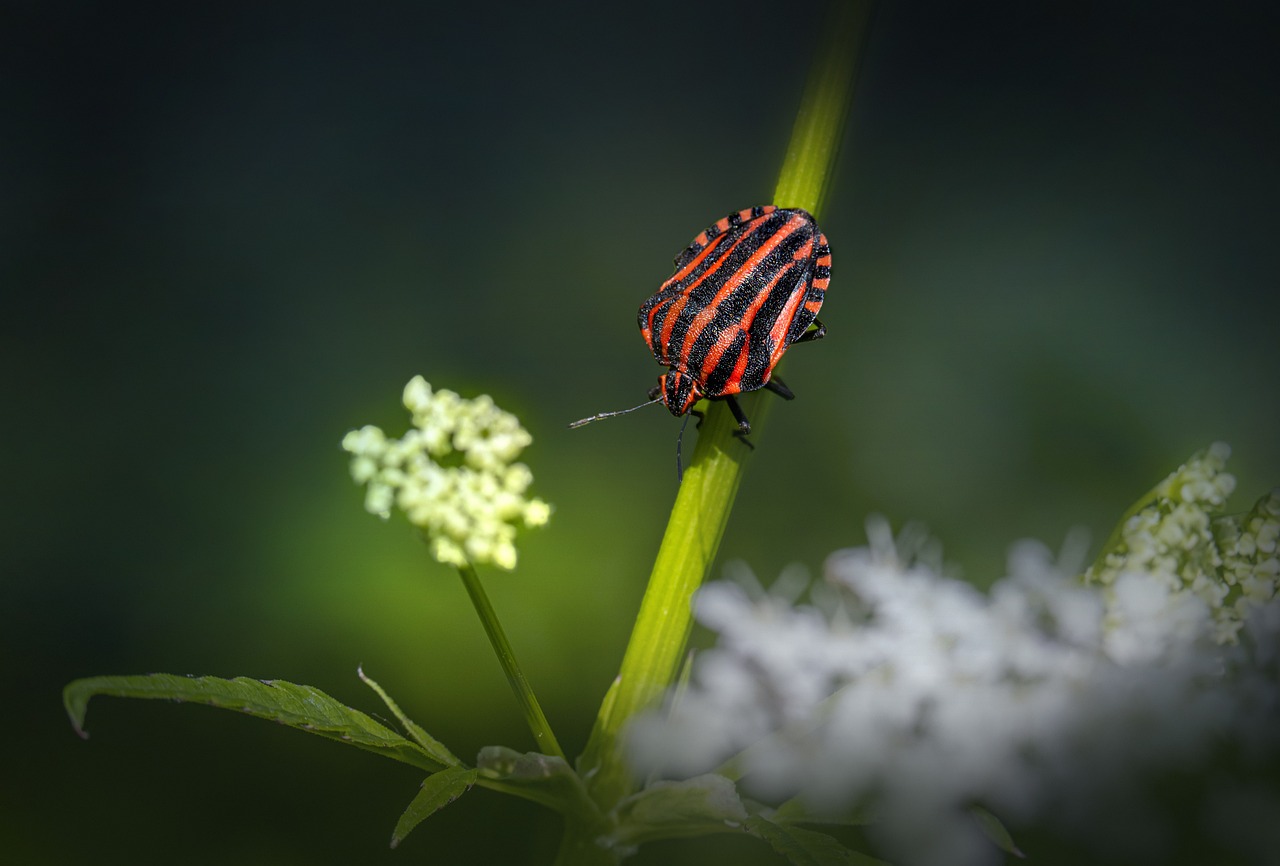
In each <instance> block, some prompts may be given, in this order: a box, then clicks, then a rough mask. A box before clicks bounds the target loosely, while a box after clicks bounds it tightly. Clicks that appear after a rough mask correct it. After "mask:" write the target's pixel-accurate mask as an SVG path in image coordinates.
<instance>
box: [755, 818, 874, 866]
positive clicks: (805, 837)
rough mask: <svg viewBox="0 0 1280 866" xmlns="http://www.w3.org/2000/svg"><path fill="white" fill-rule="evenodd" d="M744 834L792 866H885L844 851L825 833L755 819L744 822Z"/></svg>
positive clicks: (842, 846)
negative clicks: (780, 856)
mask: <svg viewBox="0 0 1280 866" xmlns="http://www.w3.org/2000/svg"><path fill="white" fill-rule="evenodd" d="M747 832H749V833H751V835H753V836H758V837H759V838H761V839H763V840H764V841H766V842H768V843H769V845H770V846H771V847H772V848H773V850H774V851H776V852H777V853H779V854H781V855H782V856H783V857H786V858H787V860H789V861H790V862H791V863H794V864H795V866H887V864H885V862H884V861H883V860H877V859H876V858H875V857H872V856H870V855H868V854H861V853H859V852H857V851H852V850H850V849H848V848H846V847H845V846H844V845H841V844H840V843H839V842H838V841H837V840H835V839H833V838H831V837H830V836H828V835H827V834H826V833H818V832H816V831H814V830H805V829H804V828H802V827H789V826H783V825H781V824H775V823H773V822H772V821H768V820H766V819H764V818H761V817H760V816H758V815H757V816H754V817H751V818H748V819H747Z"/></svg>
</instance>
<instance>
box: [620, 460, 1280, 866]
mask: <svg viewBox="0 0 1280 866" xmlns="http://www.w3.org/2000/svg"><path fill="white" fill-rule="evenodd" d="M1225 456H1226V455H1225V447H1223V448H1218V447H1215V448H1213V449H1210V451H1209V452H1206V454H1205V455H1201V456H1200V457H1199V458H1196V459H1193V461H1191V462H1190V463H1189V464H1188V465H1187V466H1186V467H1183V469H1182V470H1180V471H1179V473H1175V475H1174V476H1171V477H1170V478H1169V479H1167V480H1166V481H1165V482H1164V483H1163V484H1162V485H1161V486H1160V487H1158V488H1157V490H1156V495H1157V500H1156V503H1157V504H1156V513H1154V514H1153V515H1152V514H1147V512H1146V509H1145V508H1144V509H1142V510H1140V511H1139V512H1138V513H1137V515H1135V516H1136V517H1139V518H1142V519H1141V520H1137V521H1133V520H1131V521H1128V522H1127V524H1126V526H1128V527H1134V528H1133V529H1130V530H1128V531H1127V533H1126V534H1124V535H1123V539H1124V540H1125V541H1126V542H1129V543H1130V547H1129V548H1128V549H1129V551H1131V552H1133V551H1149V553H1150V555H1149V556H1146V557H1143V556H1136V557H1135V558H1134V560H1132V561H1117V562H1114V563H1111V562H1110V561H1108V564H1109V565H1111V566H1113V567H1114V571H1110V572H1108V573H1107V579H1106V580H1105V581H1102V580H1100V579H1098V578H1097V577H1096V576H1095V582H1094V583H1092V584H1090V583H1086V582H1082V581H1081V580H1079V578H1078V575H1079V574H1080V565H1081V564H1082V562H1083V550H1082V549H1077V550H1075V551H1074V553H1073V552H1072V549H1073V548H1080V545H1079V544H1074V543H1073V542H1072V541H1071V539H1070V538H1069V539H1068V544H1067V545H1066V548H1067V550H1066V551H1064V553H1063V554H1061V555H1059V556H1058V557H1057V558H1056V559H1055V557H1054V556H1053V554H1052V553H1051V552H1050V551H1049V550H1048V548H1046V547H1045V546H1044V545H1042V544H1039V543H1036V542H1019V543H1018V544H1016V545H1014V546H1013V547H1012V548H1011V550H1010V554H1009V561H1008V572H1007V576H1006V577H1004V578H1003V579H1001V580H999V581H997V582H996V583H995V584H993V585H992V587H991V589H990V591H989V592H986V593H983V592H979V591H978V590H976V589H975V588H974V587H972V586H970V585H969V584H966V583H962V582H959V581H957V580H953V579H949V578H947V577H946V576H944V574H943V572H942V569H941V566H940V564H938V563H937V562H935V561H934V559H935V558H934V557H932V556H930V553H931V551H932V548H931V547H930V546H929V545H927V544H924V543H922V542H921V541H920V539H919V536H918V533H917V534H916V536H915V538H914V539H912V538H907V537H904V536H909V535H910V533H904V534H903V535H900V536H899V537H898V538H897V539H895V538H894V537H893V534H892V532H891V531H890V529H889V527H888V524H887V523H886V522H885V521H883V520H873V521H870V522H869V523H868V527H867V536H868V542H869V543H868V545H867V546H866V547H860V548H856V549H852V550H846V551H839V552H837V553H835V554H833V555H832V556H831V557H830V558H829V559H828V560H827V564H826V584H825V586H824V587H822V588H823V589H825V592H819V591H818V589H819V588H818V587H815V588H814V589H813V590H811V592H810V594H809V598H810V602H809V603H804V604H800V603H796V601H795V599H796V598H797V594H796V592H795V591H794V590H793V589H791V588H788V590H787V591H786V592H785V593H781V594H780V593H778V592H776V591H772V592H765V591H764V590H761V589H760V588H759V585H758V584H754V582H753V583H752V584H751V585H748V586H745V587H744V586H743V585H741V584H740V583H731V582H727V581H720V582H712V583H709V584H707V585H706V586H704V587H703V588H702V590H700V592H699V594H698V597H697V608H696V611H697V616H698V619H699V621H700V622H701V623H702V624H703V625H704V626H705V627H707V628H709V629H711V630H713V631H715V632H716V633H717V640H716V644H715V646H714V647H713V648H711V649H710V650H707V651H705V652H703V653H701V654H700V655H699V656H698V658H697V659H696V661H695V664H694V666H693V671H692V675H691V677H690V680H689V683H688V686H687V688H686V689H684V690H683V691H681V692H680V693H679V694H678V698H677V699H676V700H674V701H673V702H672V704H671V705H670V706H668V707H667V708H665V709H664V710H663V711H662V712H648V713H642V714H640V715H639V716H637V717H636V718H634V719H633V720H632V722H631V723H630V726H629V729H628V740H627V747H628V757H629V759H630V760H631V762H632V765H633V767H634V768H635V769H636V770H637V771H639V772H642V773H652V774H657V775H660V776H678V777H684V776H691V775H695V774H698V773H703V772H706V771H707V770H709V769H712V768H715V767H717V766H722V765H724V763H725V762H726V761H728V762H730V764H729V765H728V766H731V767H732V770H733V775H734V777H735V778H739V779H741V782H740V785H741V786H742V787H743V788H744V791H745V792H746V793H748V794H750V795H751V796H752V797H754V798H756V799H759V800H761V801H764V802H767V803H780V802H782V801H787V800H792V801H794V802H796V803H800V804H803V807H804V809H805V810H806V811H807V812H808V814H810V815H812V816H815V817H817V818H819V819H820V818H822V817H826V816H830V817H833V818H835V819H836V820H840V819H841V818H842V817H847V816H848V813H849V811H850V810H853V811H854V812H858V813H860V814H865V813H866V811H867V810H869V811H870V812H871V813H873V814H875V815H876V816H877V817H878V819H879V821H878V823H877V824H874V825H873V826H871V827H870V828H869V829H868V833H869V834H870V836H871V837H872V838H873V839H874V840H875V841H878V842H879V843H881V844H882V845H883V846H884V847H885V853H886V854H887V855H889V858H890V859H892V860H895V861H897V862H901V863H903V864H911V866H917V864H918V866H932V864H935V863H946V864H949V866H986V864H994V863H998V862H1003V857H1001V856H1000V853H999V851H998V850H997V849H996V848H995V847H994V846H992V845H988V844H979V843H980V842H981V840H980V839H978V837H977V836H976V835H975V825H974V824H973V821H972V820H971V816H970V815H969V814H968V809H969V807H970V806H972V805H973V804H975V803H976V804H980V805H982V806H984V807H986V808H989V809H991V810H992V811H993V812H994V813H995V814H996V815H998V816H1000V817H1001V818H1003V819H1005V820H1007V821H1009V822H1012V823H1013V824H1015V825H1016V824H1032V825H1037V824H1038V825H1041V826H1047V827H1048V828H1050V829H1053V830H1055V831H1057V832H1059V833H1062V834H1064V836H1066V837H1069V838H1073V839H1078V840H1080V841H1081V842H1082V843H1083V844H1085V845H1086V846H1087V845H1091V844H1097V845H1099V846H1100V847H1102V848H1104V849H1106V850H1108V851H1109V852H1110V853H1111V854H1113V855H1116V856H1119V857H1120V859H1129V860H1133V861H1134V862H1140V861H1143V862H1159V861H1160V859H1161V857H1162V856H1163V853H1167V851H1168V850H1169V848H1170V846H1174V845H1176V844H1177V839H1178V836H1179V833H1180V829H1181V828H1180V826H1179V824H1178V819H1176V818H1169V817H1167V816H1166V814H1165V813H1164V812H1162V811H1161V810H1162V808H1163V807H1162V805H1161V804H1160V803H1159V802H1157V801H1156V800H1154V799H1152V798H1151V797H1150V796H1148V795H1149V794H1150V789H1149V788H1148V787H1147V785H1148V784H1149V783H1150V782H1151V781H1152V780H1153V779H1159V778H1162V774H1168V773H1171V772H1172V773H1175V774H1177V773H1188V774H1197V773H1199V774H1205V775H1212V774H1213V773H1217V772H1219V771H1220V769H1221V767H1220V761H1219V759H1220V758H1221V754H1220V753H1218V752H1216V751H1215V749H1217V748H1218V747H1220V746H1221V745H1222V744H1224V743H1226V744H1231V745H1232V746H1233V747H1234V748H1237V749H1238V750H1239V751H1240V753H1241V754H1243V755H1246V756H1247V757H1246V759H1245V761H1244V763H1243V764H1242V767H1243V769H1242V772H1245V773H1247V772H1249V771H1250V769H1251V768H1253V767H1257V768H1261V769H1260V770H1259V771H1258V772H1259V773H1261V774H1262V775H1263V776H1264V777H1265V773H1266V770H1267V768H1274V766H1275V765H1276V764H1275V762H1276V761H1277V760H1280V733H1278V732H1280V688H1277V685H1276V683H1277V682H1280V599H1276V598H1275V597H1274V590H1272V591H1271V594H1270V595H1268V596H1267V600H1266V601H1259V602H1257V603H1256V604H1252V606H1250V607H1249V608H1248V610H1247V615H1241V617H1240V620H1241V625H1240V626H1239V629H1238V631H1239V640H1238V642H1237V643H1232V644H1230V645H1223V642H1222V641H1221V639H1220V631H1221V629H1220V627H1219V620H1218V619H1216V614H1217V612H1218V611H1219V610H1221V609H1222V608H1221V605H1219V606H1217V607H1215V606H1214V604H1215V602H1213V601H1211V599H1216V598H1217V596H1216V595H1214V594H1213V593H1212V592H1210V587H1208V586H1205V585H1203V584H1205V583H1211V581H1209V580H1208V578H1214V579H1215V581H1216V582H1218V583H1220V582H1221V581H1220V580H1219V578H1220V573H1219V572H1218V571H1214V570H1212V569H1211V568H1210V566H1211V563H1212V562H1214V557H1215V556H1217V557H1218V558H1219V559H1220V560H1221V566H1219V567H1220V568H1225V569H1228V570H1233V573H1234V574H1237V575H1238V576H1237V577H1236V578H1235V580H1236V584H1237V586H1236V587H1233V588H1232V592H1236V591H1237V589H1239V592H1240V597H1244V590H1243V589H1242V588H1241V587H1242V586H1243V584H1244V583H1246V582H1248V581H1253V582H1254V584H1253V585H1256V584H1258V583H1265V582H1266V581H1268V580H1270V581H1271V583H1270V584H1268V585H1269V586H1272V587H1274V569H1273V564H1274V561H1275V546H1276V538H1277V531H1276V528H1277V520H1278V519H1280V493H1277V492H1274V491H1273V493H1272V494H1271V495H1270V496H1269V497H1265V498H1264V499H1263V501H1261V502H1259V503H1258V505H1257V506H1255V508H1254V509H1253V511H1251V512H1249V513H1248V514H1247V515H1244V516H1243V517H1240V518H1238V519H1237V520H1236V521H1235V523H1234V524H1232V525H1231V526H1228V527H1222V526H1219V525H1218V523H1216V522H1215V520H1217V519H1220V518H1216V519H1208V509H1209V508H1213V509H1215V510H1216V509H1218V508H1220V507H1221V505H1222V504H1223V502H1224V501H1225V497H1226V495H1227V493H1229V492H1230V489H1231V487H1232V486H1233V484H1234V482H1233V481H1230V480H1225V479H1228V478H1229V476H1225V475H1224V473H1223V472H1222V461H1223V460H1225ZM1182 505H1188V506H1191V507H1192V508H1193V511H1194V512H1195V513H1186V512H1180V511H1179V507H1180V506H1182ZM1202 516H1204V517H1205V518H1206V519H1204V520H1202V519H1201V517H1202ZM1139 527H1140V528H1139ZM1215 534H1216V535H1217V536H1219V537H1220V540H1219V541H1218V542H1217V546H1214V537H1215ZM1224 538H1225V539H1229V540H1231V542H1232V543H1231V545H1228V544H1226V543H1225V542H1224V541H1222V540H1221V539H1224ZM1143 544H1145V545H1147V547H1143V546H1142V545H1143ZM1162 545H1163V546H1162ZM1206 545H1207V546H1209V547H1211V548H1212V550H1205V549H1204V548H1205V546H1206ZM1267 550H1269V551H1270V553H1267V552H1266V551H1267ZM1190 563H1195V564H1194V565H1192V564H1190ZM1193 569H1194V571H1193ZM1268 575H1270V577H1268ZM1197 577H1204V578H1205V579H1204V580H1202V581H1200V582H1197V580H1196V578H1197ZM1254 591H1255V592H1257V590H1256V589H1255V590H1254ZM1228 606H1229V605H1228ZM1203 806H1204V804H1198V805H1197V804H1192V805H1191V806H1190V807H1189V808H1191V809H1193V810H1194V809H1197V808H1203ZM1139 830H1141V832H1139ZM975 840H977V841H975ZM1241 844H1245V845H1253V844H1254V842H1253V841H1249V840H1244V842H1242V843H1241ZM1117 845H1120V846H1121V847H1120V848H1117V847H1116V846H1117ZM1126 845H1127V846H1128V848H1124V846H1126ZM1226 847H1227V848H1228V849H1230V848H1232V847H1233V845H1232V844H1230V843H1227V844H1226ZM1237 847H1238V846H1237ZM1122 849H1123V850H1122ZM1130 849H1132V850H1130Z"/></svg>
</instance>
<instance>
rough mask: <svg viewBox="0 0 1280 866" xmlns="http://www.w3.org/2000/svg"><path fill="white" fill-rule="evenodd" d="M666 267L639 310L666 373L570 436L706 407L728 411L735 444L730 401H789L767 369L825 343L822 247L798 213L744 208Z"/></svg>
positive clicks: (827, 262)
mask: <svg viewBox="0 0 1280 866" xmlns="http://www.w3.org/2000/svg"><path fill="white" fill-rule="evenodd" d="M675 267H676V270H675V273H674V274H672V275H671V277H670V278H669V279H668V280H667V281H666V282H665V283H663V284H662V286H661V287H660V288H659V289H658V291H657V292H656V293H655V294H654V295H653V296H652V297H650V298H649V299H648V300H647V301H645V302H644V303H643V304H642V305H641V306H640V313H639V317H638V320H639V324H640V333H641V335H642V336H643V337H644V340H645V342H646V343H648V344H649V348H650V350H652V352H653V357H654V358H655V359H657V361H658V363H659V364H662V365H663V366H666V367H668V368H669V369H668V371H667V372H666V373H664V374H663V375H662V376H660V377H659V379H658V384H657V386H656V387H655V388H653V389H652V390H651V391H650V392H649V402H648V403H643V404H641V405H640V406H636V407H633V409H624V410H622V411H621V412H602V413H600V414H599V415H593V416H592V417H590V418H583V419H582V420H581V421H575V422H574V423H573V424H570V425H569V426H570V427H580V426H582V425H583V424H587V423H589V422H591V421H596V420H598V419H600V418H608V417H610V416H612V415H621V414H623V413H625V412H631V411H634V409H639V408H642V407H643V406H647V405H650V404H651V403H657V402H661V403H663V404H664V405H666V407H667V409H669V410H670V411H671V414H672V415H675V416H677V417H679V416H681V415H685V414H688V413H690V412H691V410H693V406H694V404H695V403H697V402H698V400H700V399H703V398H707V399H711V400H724V401H725V402H726V403H728V405H729V409H730V410H731V411H732V412H733V416H734V418H735V419H736V420H737V422H738V435H739V436H741V437H745V436H746V434H747V433H750V432H751V424H750V422H749V421H748V420H747V417H746V415H745V414H744V413H743V411H742V407H741V406H739V405H738V401H737V400H735V399H734V395H735V394H741V393H744V392H747V391H755V390H757V389H759V388H767V389H769V390H770V391H773V392H774V393H776V394H779V395H781V396H782V397H785V398H786V399H788V400H791V399H793V398H794V397H795V395H794V394H793V393H792V392H791V390H790V389H789V388H787V386H786V385H784V384H783V383H782V382H781V381H779V380H778V379H777V378H773V368H774V367H775V366H776V365H777V363H778V360H779V359H780V358H781V357H782V353H783V352H785V351H786V350H787V347H788V346H790V345H791V344H792V343H800V342H805V341H807V340H816V339H820V338H821V337H822V336H824V335H825V334H826V327H825V326H824V325H823V324H822V322H821V321H819V320H818V311H819V310H820V309H821V308H822V301H823V298H824V297H825V296H826V291H827V285H828V283H830V282H831V248H830V247H829V246H828V245H827V239H826V236H825V235H823V234H822V232H821V231H820V230H819V229H818V224H817V223H816V222H815V221H814V219H813V217H812V216H810V215H809V213H808V212H806V211H803V210H800V209H799V208H779V207H775V206H773V205H763V206H760V207H752V208H746V209H745V210H741V211H738V212H737V213H733V214H730V215H729V216H727V217H725V218H724V219H722V220H719V221H718V222H716V223H715V224H713V225H712V226H710V227H709V228H707V229H706V230H705V231H703V232H702V233H700V234H699V235H698V236H697V237H695V238H694V239H693V242H692V243H691V244H689V247H688V248H687V249H686V250H685V251H684V252H682V253H681V254H680V255H679V256H677V257H676V260H675ZM693 414H698V413H696V412H694V413H693ZM743 441H744V442H745V441H746V440H745V438H744V440H743ZM748 444H750V443H748Z"/></svg>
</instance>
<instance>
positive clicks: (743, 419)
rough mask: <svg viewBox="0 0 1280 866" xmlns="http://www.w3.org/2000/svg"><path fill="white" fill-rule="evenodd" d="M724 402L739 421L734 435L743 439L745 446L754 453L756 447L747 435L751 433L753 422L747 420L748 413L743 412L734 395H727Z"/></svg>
mask: <svg viewBox="0 0 1280 866" xmlns="http://www.w3.org/2000/svg"><path fill="white" fill-rule="evenodd" d="M724 401H725V402H726V403H728V404H729V411H730V412H732V413H733V417H734V418H735V419H737V421H738V429H737V430H734V431H733V435H734V436H737V437H738V438H739V439H741V440H742V444H743V445H746V446H747V447H748V448H750V449H751V450H752V451H754V450H755V448H756V446H754V445H752V444H751V440H750V439H748V438H747V434H748V433H750V432H751V422H750V421H748V420H747V413H745V412H743V411H742V407H741V406H739V405H738V401H737V400H735V399H734V397H733V395H732V394H727V395H725V398H724Z"/></svg>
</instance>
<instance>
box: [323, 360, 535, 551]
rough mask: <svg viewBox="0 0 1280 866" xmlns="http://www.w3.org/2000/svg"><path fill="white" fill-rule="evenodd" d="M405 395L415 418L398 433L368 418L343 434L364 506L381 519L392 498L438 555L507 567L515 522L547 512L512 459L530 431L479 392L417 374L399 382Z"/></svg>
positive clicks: (524, 468) (526, 474)
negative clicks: (444, 386) (439, 385)
mask: <svg viewBox="0 0 1280 866" xmlns="http://www.w3.org/2000/svg"><path fill="white" fill-rule="evenodd" d="M404 405H405V408H406V409H408V410H409V412H410V413H411V414H412V415H413V428H412V429H410V430H409V431H407V432H406V433H405V434H404V436H402V437H401V438H399V439H391V438H388V437H387V435H386V434H385V433H384V432H383V431H382V430H381V429H380V428H378V427H375V426H373V425H366V426H365V427H362V428H360V429H359V430H352V431H351V432H350V433H348V434H347V435H346V436H345V437H343V440H342V447H343V449H344V450H346V451H348V452H349V453H350V454H351V477H352V478H354V479H355V481H356V483H358V484H365V485H367V486H368V489H367V492H366V494H365V509H366V510H367V511H369V512H370V513H371V514H376V515H378V516H379V517H381V518H383V519H386V518H387V517H389V516H390V514H391V509H392V507H393V506H394V507H396V508H399V509H400V510H401V511H403V512H404V513H405V515H406V516H407V517H408V518H409V522H410V523H412V524H414V525H415V526H418V527H419V528H421V529H422V530H423V532H424V533H425V534H426V537H427V543H428V544H429V546H430V548H431V553H432V555H433V556H434V557H435V558H436V559H438V560H439V561H440V562H443V563H446V564H448V565H454V566H464V565H467V564H473V565H476V564H481V563H492V564H494V565H496V566H498V567H499V568H504V569H508V570H510V569H512V568H515V565H516V547H515V535H516V529H517V528H518V527H519V526H541V525H542V524H544V523H546V522H547V520H548V519H549V518H550V517H551V506H549V505H548V504H547V503H545V502H543V501H542V500H541V499H533V498H530V499H526V498H525V493H526V491H527V490H528V489H529V486H530V485H531V484H532V483H533V473H532V472H530V471H529V467H527V466H525V465H524V464H523V463H515V462H513V461H514V460H515V459H516V457H518V456H519V454H520V452H521V451H523V450H524V448H525V447H526V446H527V445H529V443H531V442H532V441H533V437H532V436H530V435H529V433H528V431H527V430H525V429H524V428H523V427H521V426H520V421H519V419H517V418H516V416H514V415H512V414H511V413H510V412H505V411H503V410H502V409H499V408H498V407H497V406H496V405H495V404H494V402H493V399H492V398H491V397H489V396H488V395H487V394H486V395H481V396H479V397H477V398H475V399H473V400H465V399H463V398H462V397H460V396H458V395H457V394H456V393H454V392H453V391H447V390H440V391H434V390H432V388H431V386H430V385H429V384H427V381H426V380H425V379H423V378H422V377H421V376H414V377H413V379H411V380H410V381H409V384H408V385H406V386H405V389H404Z"/></svg>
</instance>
